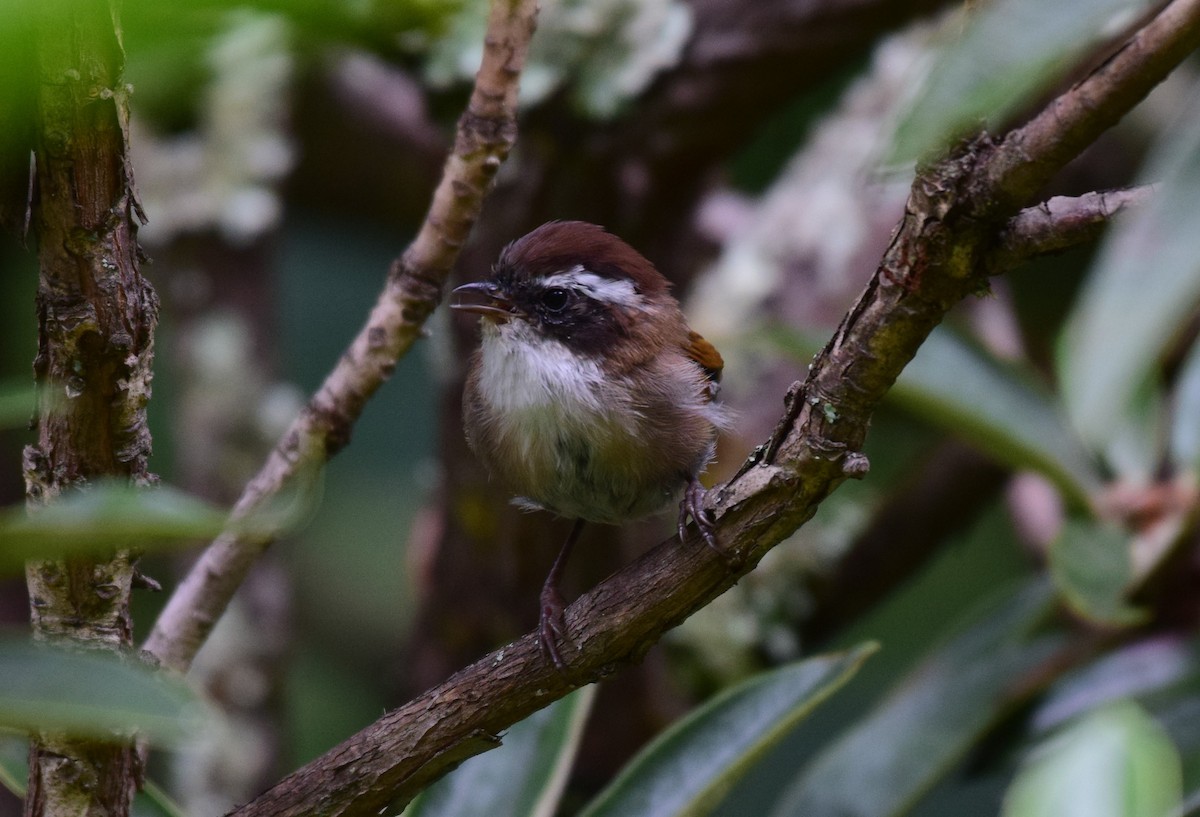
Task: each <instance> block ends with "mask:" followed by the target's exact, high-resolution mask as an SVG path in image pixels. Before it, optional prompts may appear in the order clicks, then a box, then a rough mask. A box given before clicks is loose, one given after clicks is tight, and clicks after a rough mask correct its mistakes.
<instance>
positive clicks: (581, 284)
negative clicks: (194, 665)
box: [542, 264, 642, 309]
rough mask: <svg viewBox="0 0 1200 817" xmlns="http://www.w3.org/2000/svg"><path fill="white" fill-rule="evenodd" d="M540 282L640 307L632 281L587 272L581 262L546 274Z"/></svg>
mask: <svg viewBox="0 0 1200 817" xmlns="http://www.w3.org/2000/svg"><path fill="white" fill-rule="evenodd" d="M542 284H543V285H544V286H546V287H566V288H569V289H577V290H579V291H581V292H583V293H584V294H585V295H587V296H588V297H590V298H595V299H596V300H597V301H603V302H604V303H609V304H620V305H622V306H627V307H630V308H632V309H641V308H642V297H641V296H640V295H639V294H638V291H637V289H635V288H634V286H633V282H632V281H628V280H614V279H612V278H605V277H604V276H602V275H597V274H596V273H594V272H589V271H588V270H587V269H586V268H585V267H584V266H583V265H582V264H577V265H575V266H574V267H572V268H571V269H569V270H567V271H566V272H556V273H554V274H553V275H550V276H548V277H547V278H546V280H545V281H543V282H542Z"/></svg>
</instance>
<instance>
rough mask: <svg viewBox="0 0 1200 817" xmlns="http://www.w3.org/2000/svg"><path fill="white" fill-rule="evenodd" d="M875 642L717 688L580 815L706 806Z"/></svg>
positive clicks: (674, 815)
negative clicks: (720, 691) (718, 689)
mask: <svg viewBox="0 0 1200 817" xmlns="http://www.w3.org/2000/svg"><path fill="white" fill-rule="evenodd" d="M877 649H878V647H877V645H875V644H864V645H862V646H859V647H856V648H855V649H853V650H849V651H848V652H844V653H835V654H831V655H825V656H818V657H815V658H809V659H807V660H804V661H800V662H797V663H794V664H789V665H787V666H784V667H780V668H779V669H775V670H772V671H770V672H765V673H763V674H761V675H758V676H756V677H754V678H751V679H750V680H749V681H746V682H744V683H742V684H739V685H738V686H735V687H732V688H731V689H728V690H726V691H724V692H722V693H721V694H719V695H717V696H716V697H714V698H713V699H712V700H711V701H709V702H708V703H706V704H705V705H704V706H702V707H700V708H699V709H697V710H696V711H695V712H693V713H691V714H690V715H688V716H687V717H686V718H684V719H683V720H681V721H679V722H677V723H676V724H674V725H673V726H672V727H671V728H670V729H668V730H667V731H666V732H664V733H663V734H662V735H660V736H659V737H658V738H657V739H656V740H654V741H653V742H652V743H651V744H650V745H649V746H647V747H646V748H645V749H644V750H642V752H641V753H639V754H638V756H637V757H636V758H634V759H633V760H632V761H631V762H630V763H629V765H627V766H626V767H625V768H624V769H623V770H622V771H621V773H620V775H618V777H617V779H616V780H614V781H613V782H612V784H611V785H610V786H609V787H608V788H607V789H605V790H604V791H603V792H601V793H600V795H599V796H598V797H597V798H596V799H595V800H594V801H593V802H592V803H591V805H590V806H589V807H588V808H587V809H586V810H585V811H584V812H583V814H582V815H581V817H618V816H620V817H634V815H654V817H699V815H704V814H708V813H709V812H710V811H711V810H712V809H713V808H715V807H716V806H717V805H718V803H720V801H721V799H722V798H723V797H724V796H725V795H726V794H727V793H728V792H729V790H730V788H731V787H732V786H733V784H734V783H735V782H737V780H738V779H740V778H741V777H742V775H743V774H745V772H746V771H747V770H748V769H749V768H750V767H751V766H752V765H753V764H754V762H755V761H757V760H758V759H759V758H761V757H762V755H763V754H764V753H765V752H766V751H767V750H768V749H769V748H770V747H771V746H773V745H775V744H776V743H777V742H778V741H779V740H780V739H781V738H783V736H784V735H786V734H787V733H788V732H790V731H791V730H792V729H794V728H795V726H796V725H797V724H798V723H800V721H802V720H803V719H804V718H806V717H807V716H808V715H809V714H810V713H811V712H812V711H813V710H814V709H815V708H816V707H817V706H818V705H820V704H821V703H822V702H823V701H824V700H825V699H826V698H828V697H829V696H830V695H832V694H833V693H834V692H835V691H837V690H838V689H839V688H840V687H841V686H842V685H843V684H845V683H846V682H847V681H848V680H849V679H850V678H851V677H853V675H854V674H855V673H856V672H857V671H858V669H859V667H861V666H862V664H863V662H864V661H865V660H866V659H867V658H868V657H869V656H870V655H872V654H873V653H874V652H875V651H876V650H877Z"/></svg>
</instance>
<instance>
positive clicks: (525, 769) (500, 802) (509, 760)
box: [404, 685, 596, 817]
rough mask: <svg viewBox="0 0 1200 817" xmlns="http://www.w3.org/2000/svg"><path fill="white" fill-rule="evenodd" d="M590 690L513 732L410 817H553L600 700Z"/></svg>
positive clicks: (438, 786)
mask: <svg viewBox="0 0 1200 817" xmlns="http://www.w3.org/2000/svg"><path fill="white" fill-rule="evenodd" d="M595 690H596V688H595V686H594V685H589V686H586V687H583V688H582V689H578V690H576V691H575V692H572V693H571V694H570V695H568V696H566V697H565V698H562V699H561V700H559V701H556V702H555V703H553V704H551V705H550V706H548V707H546V708H545V709H543V710H541V711H540V712H535V713H534V714H532V715H530V716H529V717H528V718H526V719H525V720H523V721H521V722H520V723H518V724H516V725H515V726H513V727H512V728H511V729H509V730H508V733H507V734H505V736H504V743H503V745H501V746H500V747H499V748H497V749H493V750H491V751H490V752H485V753H484V754H482V755H479V756H477V757H473V758H470V759H469V760H467V761H466V762H464V763H463V764H462V766H460V767H459V768H458V769H456V770H455V771H454V772H453V773H452V774H450V775H448V776H447V777H444V778H442V779H441V780H439V781H438V782H437V783H435V784H434V785H433V786H431V787H430V788H429V789H428V790H426V791H425V792H424V793H422V794H421V796H420V797H418V798H417V799H416V800H414V801H413V803H412V804H411V805H410V806H409V808H408V809H407V810H406V811H405V812H404V817H551V815H553V814H554V812H555V809H556V808H557V806H558V799H559V797H560V796H561V795H562V789H563V786H564V785H565V783H566V779H567V773H568V772H569V771H570V768H571V763H572V762H573V760H574V759H575V753H576V751H577V750H578V748H579V741H580V739H581V738H582V736H583V725H584V722H585V721H586V720H587V715H588V711H589V710H590V709H591V705H592V699H593V698H594V697H595Z"/></svg>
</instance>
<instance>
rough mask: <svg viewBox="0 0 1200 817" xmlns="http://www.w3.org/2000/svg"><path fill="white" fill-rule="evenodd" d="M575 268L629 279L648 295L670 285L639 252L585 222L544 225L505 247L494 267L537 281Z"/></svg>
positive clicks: (664, 290) (660, 291)
mask: <svg viewBox="0 0 1200 817" xmlns="http://www.w3.org/2000/svg"><path fill="white" fill-rule="evenodd" d="M576 265H582V266H583V268H584V269H586V270H588V271H589V272H594V273H595V274H597V275H603V276H605V277H607V278H612V279H615V280H616V279H629V280H631V281H633V285H634V286H635V287H636V288H637V290H638V291H639V292H641V293H644V294H645V295H648V296H655V295H660V294H664V293H666V292H667V290H668V288H669V286H670V285H669V284H668V283H667V279H666V278H664V277H663V275H662V273H660V272H659V271H658V270H657V269H655V268H654V265H653V264H651V263H650V262H649V261H647V260H646V259H645V258H644V257H642V254H641V253H639V252H638V251H637V250H635V249H634V248H633V247H631V246H629V245H628V244H626V243H625V242H624V241H622V240H621V239H619V238H617V237H616V236H615V235H613V234H612V233H610V232H607V231H606V230H605V229H604V228H603V227H600V226H598V225H595V224H589V223H587V222H586V221H550V222H547V223H546V224H543V225H542V226H541V227H538V228H537V229H535V230H533V231H532V232H530V233H528V234H526V235H524V236H522V237H521V238H518V239H517V240H516V241H514V242H512V243H511V244H509V245H508V246H507V247H505V248H504V251H503V252H501V253H500V260H499V261H498V262H497V265H496V266H497V269H502V268H507V269H509V270H511V271H513V272H516V273H518V274H525V275H528V276H530V277H532V278H539V277H543V276H547V275H553V274H554V273H556V272H562V271H563V270H568V269H571V268H572V267H574V266H576Z"/></svg>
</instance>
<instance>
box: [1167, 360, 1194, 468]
mask: <svg viewBox="0 0 1200 817" xmlns="http://www.w3.org/2000/svg"><path fill="white" fill-rule="evenodd" d="M1173 398H1174V405H1173V406H1172V412H1171V415H1172V416H1171V428H1170V435H1171V436H1170V442H1169V446H1168V447H1169V453H1170V456H1171V462H1172V463H1174V464H1175V465H1176V466H1177V467H1179V468H1187V469H1189V470H1191V471H1200V343H1193V344H1192V348H1191V349H1190V350H1188V353H1187V357H1186V358H1185V359H1184V361H1183V365H1182V366H1180V367H1179V376H1178V377H1177V378H1176V379H1175V388H1174V390H1173Z"/></svg>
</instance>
